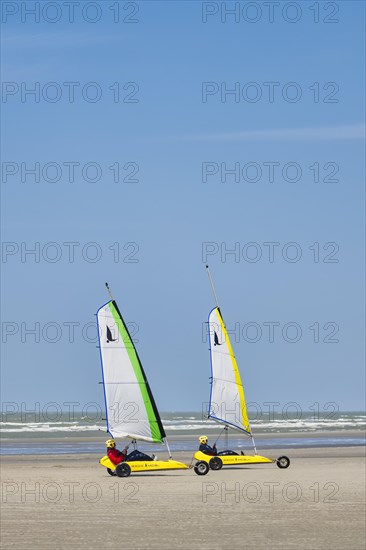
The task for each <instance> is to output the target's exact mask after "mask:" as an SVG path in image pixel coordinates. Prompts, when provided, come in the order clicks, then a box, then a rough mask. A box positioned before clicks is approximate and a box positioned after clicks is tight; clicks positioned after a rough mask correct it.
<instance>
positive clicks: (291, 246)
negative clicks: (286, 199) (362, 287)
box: [201, 241, 339, 264]
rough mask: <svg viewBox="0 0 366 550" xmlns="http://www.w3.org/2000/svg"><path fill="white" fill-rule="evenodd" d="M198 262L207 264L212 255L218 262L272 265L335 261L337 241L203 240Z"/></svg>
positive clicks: (337, 261) (328, 262) (336, 257)
mask: <svg viewBox="0 0 366 550" xmlns="http://www.w3.org/2000/svg"><path fill="white" fill-rule="evenodd" d="M201 249H202V252H201V255H202V256H201V257H202V262H203V263H205V264H206V263H207V262H208V260H209V258H212V257H213V256H215V257H216V258H217V259H219V261H221V262H222V263H226V262H228V263H229V262H230V263H240V262H247V263H251V264H255V263H257V262H269V263H270V264H273V263H275V262H277V261H283V262H287V263H291V264H295V263H297V262H300V261H301V260H302V261H308V262H314V263H325V264H337V263H339V257H338V253H339V244H338V243H336V242H334V241H329V242H326V243H319V242H314V243H311V244H305V245H304V244H300V243H298V242H295V241H289V242H286V243H280V242H279V241H265V242H256V241H250V242H245V243H241V242H239V241H236V242H230V243H228V242H226V241H222V242H215V241H206V242H203V243H202V245H201Z"/></svg>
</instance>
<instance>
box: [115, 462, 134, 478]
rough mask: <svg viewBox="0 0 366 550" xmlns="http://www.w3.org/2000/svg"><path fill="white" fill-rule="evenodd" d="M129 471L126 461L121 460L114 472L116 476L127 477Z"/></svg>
mask: <svg viewBox="0 0 366 550" xmlns="http://www.w3.org/2000/svg"><path fill="white" fill-rule="evenodd" d="M130 473H131V468H130V467H129V465H128V464H126V462H121V463H120V464H118V466H117V467H116V474H117V476H118V477H128V476H129V475H130Z"/></svg>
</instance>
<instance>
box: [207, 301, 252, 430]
mask: <svg viewBox="0 0 366 550" xmlns="http://www.w3.org/2000/svg"><path fill="white" fill-rule="evenodd" d="M208 335H209V340H210V356H211V371H212V372H211V374H212V383H211V394H210V403H209V411H208V417H209V418H212V419H214V420H216V421H217V422H221V423H223V424H227V425H231V426H233V427H234V428H237V429H239V430H241V431H244V432H246V433H247V434H249V435H251V429H250V424H249V419H248V413H247V407H246V402H245V395H244V387H243V384H242V381H241V377H240V372H239V369H238V365H237V363H236V359H235V355H234V352H233V349H232V347H231V343H230V339H229V335H228V333H227V330H226V327H225V324H224V321H223V319H222V316H221V312H220V309H219V307H215V308H214V309H212V310H211V312H210V315H209V318H208Z"/></svg>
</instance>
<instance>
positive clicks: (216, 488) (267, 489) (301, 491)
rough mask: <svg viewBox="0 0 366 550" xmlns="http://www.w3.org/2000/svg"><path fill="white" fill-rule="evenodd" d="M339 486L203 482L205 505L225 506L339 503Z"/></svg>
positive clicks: (289, 483) (331, 482)
mask: <svg viewBox="0 0 366 550" xmlns="http://www.w3.org/2000/svg"><path fill="white" fill-rule="evenodd" d="M338 492H339V485H338V484H337V483H335V482H334V481H328V482H326V483H319V482H315V483H313V484H312V485H310V486H308V487H307V486H303V485H300V483H297V482H296V481H290V482H288V483H285V484H282V483H280V482H278V481H264V482H263V483H258V482H256V481H251V482H248V483H239V482H235V483H227V482H221V483H215V482H212V481H211V482H204V483H202V502H204V503H210V504H212V503H213V502H215V500H216V501H219V502H221V503H223V504H231V505H232V504H234V503H235V504H239V503H240V502H248V503H253V504H254V503H257V502H269V503H273V502H275V501H276V500H277V501H278V500H282V501H284V502H287V503H289V504H293V503H296V502H300V500H305V501H308V502H314V503H318V502H327V503H332V502H334V503H336V502H339V501H338V498H337V497H336V495H337V493H338Z"/></svg>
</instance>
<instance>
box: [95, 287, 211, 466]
mask: <svg viewBox="0 0 366 550" xmlns="http://www.w3.org/2000/svg"><path fill="white" fill-rule="evenodd" d="M106 287H107V290H108V292H109V293H110V290H109V287H108V283H106ZM110 297H111V300H110V301H108V302H107V303H106V304H104V305H102V306H101V307H100V308H99V309H98V311H97V325H98V336H99V348H100V358H101V364H102V374H103V381H102V384H103V388H104V398H105V407H106V421H107V432H108V434H109V435H110V436H111V437H112V438H113V439H114V438H124V439H130V440H131V443H132V445H133V446H134V447H135V449H136V445H137V443H136V442H137V441H145V442H151V443H162V444H165V445H166V448H167V451H168V454H169V459H168V460H143V459H140V460H133V459H132V460H128V457H127V460H126V461H123V462H120V463H119V464H117V465H116V464H114V463H113V462H112V461H111V460H110V458H109V457H108V456H103V458H101V459H100V461H99V462H100V464H101V465H102V466H104V467H105V468H107V470H108V473H109V474H110V475H117V476H118V477H127V476H129V475H130V474H131V472H147V471H150V472H151V471H160V470H186V469H188V466H187V465H186V464H183V463H182V462H178V461H176V460H173V458H172V456H171V453H170V449H169V445H168V442H167V439H166V434H165V430H164V426H163V424H162V421H161V418H160V415H159V411H158V409H157V407H156V404H155V400H154V397H153V394H152V392H151V389H150V385H149V383H148V380H147V378H146V375H145V371H144V369H143V367H142V364H141V361H140V358H139V356H138V354H137V351H136V348H135V346H134V343H133V341H132V338H131V336H130V334H129V331H128V328H127V325H126V323H125V321H124V320H123V318H122V315H121V313H120V311H119V309H118V306H117V303H116V301H115V300H114V299H113V296H112V294H111V293H110ZM108 443H109V441H107V444H108ZM113 443H114V442H113ZM145 456H146V455H145ZM148 458H149V457H148ZM194 470H195V472H196V473H197V474H198V475H205V474H206V473H207V472H208V470H209V468H208V466H207V463H206V462H203V463H201V462H200V461H199V462H198V463H196V465H195V467H194Z"/></svg>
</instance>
